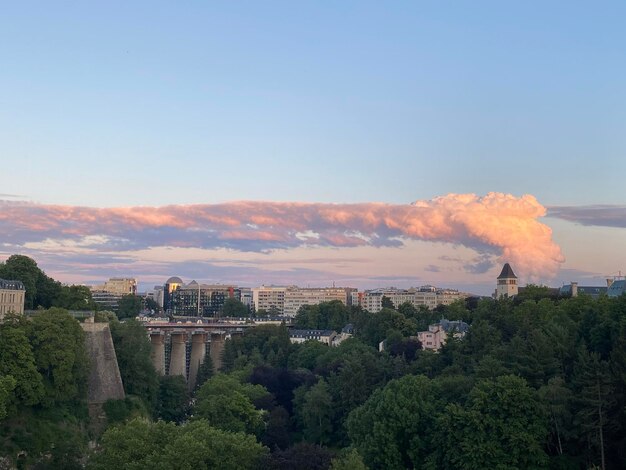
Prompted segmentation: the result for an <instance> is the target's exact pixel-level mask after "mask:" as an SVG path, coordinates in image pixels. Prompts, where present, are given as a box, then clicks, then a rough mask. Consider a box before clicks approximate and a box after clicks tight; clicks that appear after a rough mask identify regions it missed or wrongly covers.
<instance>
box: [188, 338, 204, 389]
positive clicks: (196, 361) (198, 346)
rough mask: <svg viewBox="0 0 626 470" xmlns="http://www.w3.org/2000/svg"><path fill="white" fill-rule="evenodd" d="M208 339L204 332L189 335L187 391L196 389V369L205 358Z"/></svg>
mask: <svg viewBox="0 0 626 470" xmlns="http://www.w3.org/2000/svg"><path fill="white" fill-rule="evenodd" d="M208 338H209V335H208V334H207V333H206V332H204V331H194V332H193V333H192V334H191V358H190V359H189V378H188V379H187V385H188V386H189V390H193V389H194V388H195V387H196V379H197V378H198V369H199V368H200V365H201V364H202V363H203V362H204V357H205V356H206V342H207V339H208Z"/></svg>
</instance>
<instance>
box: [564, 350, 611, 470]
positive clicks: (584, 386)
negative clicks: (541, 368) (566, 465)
mask: <svg viewBox="0 0 626 470" xmlns="http://www.w3.org/2000/svg"><path fill="white" fill-rule="evenodd" d="M609 367H610V366H609V363H608V362H607V361H603V360H601V359H600V355H599V354H598V353H595V352H594V353H588V352H587V351H586V350H585V349H583V348H581V350H580V352H579V356H578V362H577V365H576V370H575V377H574V383H575V385H576V387H577V392H578V394H577V401H578V403H579V407H580V408H579V410H578V413H577V414H576V417H575V421H574V422H575V424H577V425H578V426H579V427H580V429H582V430H584V431H585V432H586V434H587V436H588V440H589V441H591V442H595V447H596V448H597V450H598V453H599V454H600V455H599V456H600V468H601V469H602V470H604V469H605V468H606V457H605V450H606V449H605V442H604V439H605V434H606V427H607V425H608V424H609V418H610V415H611V414H612V413H611V412H610V411H611V409H612V408H613V407H614V405H615V397H614V396H613V392H614V388H613V384H612V381H611V374H610V368H609ZM596 455H597V454H596Z"/></svg>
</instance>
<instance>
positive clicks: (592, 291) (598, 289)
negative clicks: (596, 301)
mask: <svg viewBox="0 0 626 470" xmlns="http://www.w3.org/2000/svg"><path fill="white" fill-rule="evenodd" d="M606 290H607V288H606V286H578V293H579V294H585V295H590V296H592V297H598V296H600V295H602V294H606ZM559 294H561V295H571V294H572V285H571V284H566V285H564V286H561V288H560V289H559Z"/></svg>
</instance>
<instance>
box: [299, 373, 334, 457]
mask: <svg viewBox="0 0 626 470" xmlns="http://www.w3.org/2000/svg"><path fill="white" fill-rule="evenodd" d="M298 412H299V413H300V415H301V417H302V423H303V425H304V431H303V433H304V437H305V439H306V440H307V441H309V442H311V443H315V444H320V445H321V444H329V443H330V442H331V437H332V432H333V425H332V421H333V412H334V410H333V401H332V396H331V395H330V391H329V387H328V384H327V383H326V381H325V380H324V379H320V380H319V381H318V382H317V383H316V384H315V385H313V386H312V387H311V388H310V389H309V390H308V391H307V392H306V393H305V395H304V400H303V403H302V407H301V409H300V410H298Z"/></svg>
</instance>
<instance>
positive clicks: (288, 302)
mask: <svg viewBox="0 0 626 470" xmlns="http://www.w3.org/2000/svg"><path fill="white" fill-rule="evenodd" d="M353 291H356V289H352V288H349V287H307V288H303V287H289V288H287V290H286V291H285V306H284V309H283V314H284V315H286V316H289V317H295V316H296V314H297V313H298V310H300V307H302V306H303V305H318V304H321V303H322V302H332V301H333V300H338V301H339V302H341V303H342V304H344V305H351V303H352V292H353Z"/></svg>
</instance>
